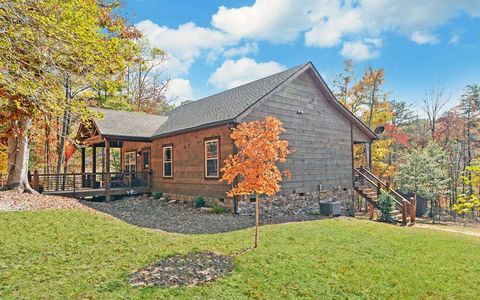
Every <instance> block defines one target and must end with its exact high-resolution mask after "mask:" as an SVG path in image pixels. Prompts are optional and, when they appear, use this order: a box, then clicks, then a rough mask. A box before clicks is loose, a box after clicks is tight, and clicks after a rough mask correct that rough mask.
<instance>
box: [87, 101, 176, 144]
mask: <svg viewBox="0 0 480 300" xmlns="http://www.w3.org/2000/svg"><path fill="white" fill-rule="evenodd" d="M90 109H91V110H92V111H95V112H99V113H101V114H102V115H103V118H100V119H97V120H95V126H96V128H97V130H98V133H99V134H101V135H102V136H103V137H120V138H129V139H149V138H150V137H151V136H152V134H153V133H154V132H155V131H156V130H157V129H158V127H159V126H161V125H162V124H163V123H164V122H165V121H166V120H167V117H166V116H158V115H150V114H145V113H138V112H127V111H119V110H110V109H102V108H90Z"/></svg>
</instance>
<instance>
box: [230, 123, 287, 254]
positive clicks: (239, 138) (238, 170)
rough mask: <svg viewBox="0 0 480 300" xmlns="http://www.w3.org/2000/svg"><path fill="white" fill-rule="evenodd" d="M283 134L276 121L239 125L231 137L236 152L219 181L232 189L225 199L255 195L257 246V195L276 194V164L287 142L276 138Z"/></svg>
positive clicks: (282, 158) (278, 174) (283, 158)
mask: <svg viewBox="0 0 480 300" xmlns="http://www.w3.org/2000/svg"><path fill="white" fill-rule="evenodd" d="M282 132H285V129H284V128H283V124H282V122H281V121H280V120H278V119H276V118H274V117H270V116H267V117H266V118H265V120H262V121H252V122H249V123H245V122H243V123H241V124H239V125H238V126H237V127H236V128H235V129H233V131H232V133H231V135H230V136H231V138H232V139H233V141H234V143H235V147H236V149H237V153H236V154H233V155H232V154H230V155H229V156H228V157H227V158H226V159H225V166H224V167H223V168H222V170H221V171H222V172H223V176H222V179H221V181H226V182H227V183H228V184H231V185H232V188H231V189H230V191H229V192H228V196H229V197H233V196H248V195H255V243H254V246H253V247H254V248H256V247H257V246H258V223H259V209H258V204H259V195H262V194H265V195H267V196H273V195H275V194H276V193H278V192H279V191H280V184H279V182H280V181H281V180H282V175H286V176H287V177H288V176H289V172H288V171H283V174H282V172H280V171H279V170H278V168H277V162H281V163H283V162H285V161H286V158H287V155H288V154H289V150H288V148H287V147H288V142H287V141H286V140H282V139H281V138H280V135H281V134H282Z"/></svg>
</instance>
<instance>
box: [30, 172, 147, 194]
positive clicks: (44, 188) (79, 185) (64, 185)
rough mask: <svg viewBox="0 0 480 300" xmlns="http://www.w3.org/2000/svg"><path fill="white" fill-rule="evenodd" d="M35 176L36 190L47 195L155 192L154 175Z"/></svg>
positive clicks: (140, 173) (33, 184)
mask: <svg viewBox="0 0 480 300" xmlns="http://www.w3.org/2000/svg"><path fill="white" fill-rule="evenodd" d="M32 177H33V178H32V180H31V185H32V187H33V188H34V189H36V190H37V191H39V192H42V193H43V194H45V195H56V196H63V197H73V198H86V197H107V198H108V197H110V196H120V195H134V194H145V193H151V192H152V180H151V172H115V173H68V174H38V173H37V172H34V174H33V176H32ZM107 178H108V179H109V180H107Z"/></svg>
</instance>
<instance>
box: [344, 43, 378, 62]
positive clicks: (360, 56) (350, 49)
mask: <svg viewBox="0 0 480 300" xmlns="http://www.w3.org/2000/svg"><path fill="white" fill-rule="evenodd" d="M374 47H375V45H374V44H372V43H368V42H367V41H363V42H362V41H355V42H344V43H343V48H342V51H341V54H342V56H343V57H346V58H350V59H353V60H366V59H371V58H375V57H378V56H380V51H379V50H377V49H375V48H374Z"/></svg>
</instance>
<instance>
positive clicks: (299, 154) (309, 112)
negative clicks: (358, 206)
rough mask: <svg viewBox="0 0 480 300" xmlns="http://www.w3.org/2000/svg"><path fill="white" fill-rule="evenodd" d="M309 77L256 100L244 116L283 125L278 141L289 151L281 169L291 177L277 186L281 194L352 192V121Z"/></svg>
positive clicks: (305, 74) (303, 77)
mask: <svg viewBox="0 0 480 300" xmlns="http://www.w3.org/2000/svg"><path fill="white" fill-rule="evenodd" d="M309 72H311V71H306V72H304V73H303V74H301V75H300V76H298V77H297V78H295V79H294V80H293V81H292V82H290V83H288V84H287V85H285V87H283V88H282V89H280V90H278V91H276V92H275V93H274V94H272V95H271V96H269V97H267V98H265V99H264V100H261V101H260V102H259V103H258V104H257V105H256V106H254V107H253V109H252V110H251V111H250V112H249V113H248V114H247V115H246V116H245V117H244V120H245V121H252V120H256V119H260V118H264V117H265V116H267V115H271V116H275V117H277V118H279V119H280V120H282V122H283V124H284V127H285V128H286V130H287V131H286V132H285V133H284V134H283V138H284V139H287V140H288V141H289V147H290V148H291V149H294V152H293V153H292V154H291V155H290V157H289V158H287V162H286V163H285V164H283V165H282V168H283V169H288V170H290V171H291V173H292V177H291V179H290V180H289V181H284V182H283V183H282V194H284V195H288V194H290V193H292V192H293V191H296V192H297V193H300V192H313V191H318V190H319V189H330V188H333V187H341V188H348V189H350V188H352V172H353V170H352V152H351V151H352V148H351V139H352V132H351V128H352V126H351V121H350V120H348V119H347V118H346V117H345V116H344V115H343V114H342V113H341V112H340V111H339V110H338V109H337V108H335V107H334V106H333V105H332V104H331V103H330V102H328V100H327V99H326V98H325V96H324V95H323V93H322V92H321V90H320V89H319V88H318V87H317V86H316V82H315V81H314V79H313V78H312V74H311V73H309ZM299 111H301V112H303V114H302V113H299ZM353 134H354V135H355V134H357V136H358V137H359V138H363V137H361V136H360V135H359V134H358V132H356V133H355V132H354V133H353ZM354 138H355V137H354Z"/></svg>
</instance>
